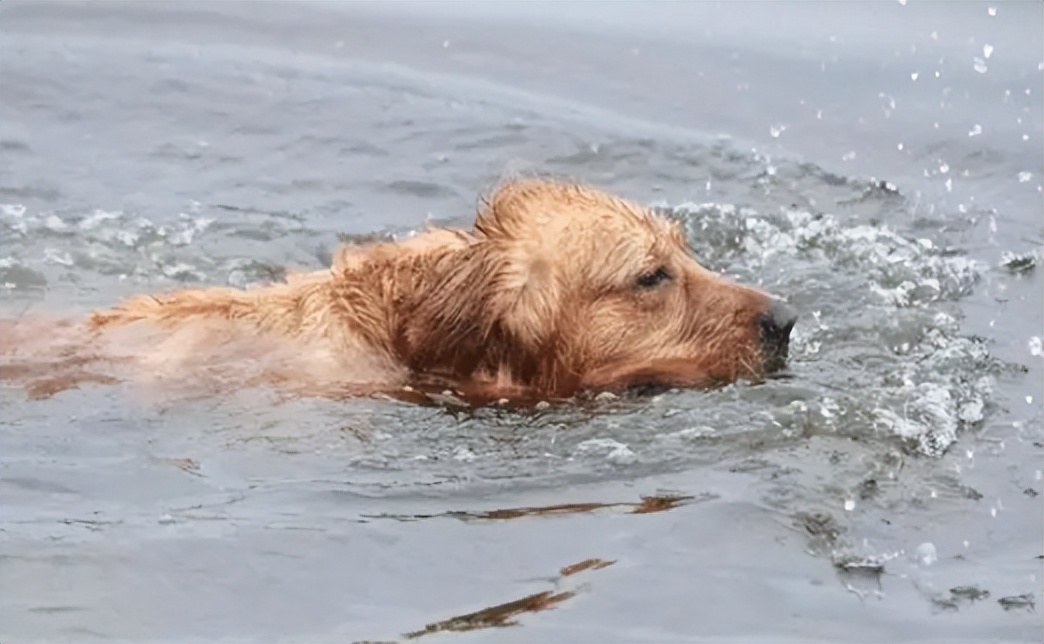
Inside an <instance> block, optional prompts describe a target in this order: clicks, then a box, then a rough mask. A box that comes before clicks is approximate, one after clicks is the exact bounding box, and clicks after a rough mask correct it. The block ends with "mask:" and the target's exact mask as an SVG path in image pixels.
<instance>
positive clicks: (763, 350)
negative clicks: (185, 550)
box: [0, 179, 796, 399]
mask: <svg viewBox="0 0 1044 644" xmlns="http://www.w3.org/2000/svg"><path fill="white" fill-rule="evenodd" d="M795 320H796V316H795V314H794V312H793V310H792V309H791V308H790V307H789V306H788V305H787V304H785V303H784V302H783V301H782V300H780V299H777V298H775V297H773V296H771V295H769V294H767V293H764V292H762V291H760V290H758V289H755V288H751V287H748V286H743V285H740V284H736V283H733V282H731V281H729V280H728V279H726V278H724V277H722V276H720V275H718V274H716V273H714V272H712V271H710V270H707V269H706V268H704V267H702V266H701V265H700V264H699V263H698V262H697V261H696V260H695V259H694V258H693V257H692V255H691V253H690V250H689V247H688V244H687V242H686V240H685V238H684V236H683V235H682V233H681V231H680V230H679V228H678V226H677V224H676V223H675V222H672V221H670V220H668V219H667V218H665V217H662V216H660V215H658V214H656V213H654V212H653V211H651V210H650V209H648V208H646V207H643V206H641V205H639V204H636V203H633V202H631V201H628V200H626V199H623V198H621V197H617V196H614V195H611V194H608V193H606V192H603V191H601V190H599V189H597V188H594V187H591V186H588V185H581V184H574V183H568V182H562V181H553V180H544V179H522V180H512V181H508V182H506V183H503V184H502V185H500V186H499V187H497V188H496V189H495V190H494V191H493V192H492V193H491V194H490V195H489V196H488V197H487V198H485V199H484V200H483V202H482V206H481V207H480V209H479V212H478V215H477V217H476V220H475V223H474V227H473V229H471V230H455V229H431V230H428V231H426V232H422V233H419V234H417V235H415V236H413V237H410V238H408V239H406V240H403V241H398V242H381V243H372V244H366V245H347V246H343V247H341V248H339V249H338V250H337V251H336V253H335V254H334V257H333V261H332V265H331V267H330V268H329V269H327V270H321V271H315V272H311V273H303V274H298V275H290V276H288V278H287V279H286V281H285V283H279V284H272V285H266V286H261V287H257V288H252V289H234V288H201V289H189V290H181V291H175V292H171V293H168V294H164V295H143V296H136V297H133V298H131V299H129V300H127V301H125V302H123V303H122V304H119V305H117V306H114V307H112V308H108V309H105V310H99V311H95V312H93V313H92V314H91V315H90V316H89V317H88V318H87V319H86V321H85V323H83V324H81V325H76V324H72V325H68V326H67V330H68V333H69V334H70V335H69V337H70V338H75V339H70V340H68V341H67V342H65V344H63V345H62V346H63V347H64V348H63V349H61V350H60V351H57V354H60V356H61V360H59V361H58V362H61V361H64V362H63V363H62V364H63V365H64V366H63V367H62V368H61V369H58V368H57V367H53V364H56V363H52V367H49V368H43V367H42V366H41V365H42V363H41V362H40V361H39V360H38V359H29V358H33V356H31V355H29V354H30V353H31V352H30V351H27V350H25V349H24V346H27V345H26V343H27V342H28V340H27V336H26V331H25V329H24V328H23V332H22V333H23V336H22V337H21V339H19V338H18V332H17V329H15V330H12V328H11V327H10V326H8V327H7V328H6V330H0V333H2V334H4V335H7V336H8V339H7V340H6V341H4V342H3V343H2V344H4V345H8V346H11V345H14V348H13V349H11V350H5V349H2V348H0V358H3V360H0V377H6V378H7V379H13V378H19V379H22V380H29V381H31V382H30V385H29V386H30V395H34V393H33V392H34V391H35V392H36V394H35V395H36V396H37V397H43V396H46V395H51V394H53V393H56V392H57V391H60V390H62V389H65V388H68V387H72V386H76V384H78V383H80V382H84V381H93V382H109V381H113V380H120V379H122V376H114V375H111V374H108V375H107V374H101V373H99V371H98V369H99V368H101V367H102V366H104V365H109V367H108V369H109V371H112V370H113V369H115V367H113V365H119V366H120V368H121V369H123V370H124V371H127V370H130V371H131V372H134V373H137V374H139V375H140V374H145V375H147V376H148V377H149V378H151V379H152V380H153V381H154V382H157V383H160V385H161V386H165V385H163V383H175V382H180V383H182V384H184V383H193V382H196V383H198V382H207V383H209V385H208V386H209V387H210V388H228V387H249V386H268V387H274V388H277V389H281V390H284V391H288V392H291V393H293V394H298V395H318V396H332V397H339V396H355V395H372V394H375V393H379V392H389V391H395V390H402V389H403V388H406V389H409V388H410V387H422V388H423V387H436V388H440V387H444V388H449V389H452V390H454V391H456V392H458V393H460V394H462V395H469V396H473V397H476V398H480V399H499V398H514V397H523V398H532V399H547V398H568V397H571V396H574V395H575V394H577V393H578V392H582V391H600V390H608V391H619V390H623V389H627V388H631V387H642V386H649V385H655V386H669V387H708V386H715V385H718V384H722V383H728V382H732V381H735V380H737V379H748V380H753V381H757V380H760V379H763V378H764V377H765V376H766V375H767V374H769V373H770V372H772V371H775V370H778V369H779V368H781V367H782V366H783V365H784V364H785V360H786V358H787V352H788V345H789V337H790V332H791V329H792V328H793V326H794V323H795ZM23 326H24V325H23ZM29 333H30V334H31V333H32V331H31V329H30V331H29ZM28 344H30V345H31V344H32V343H31V342H28ZM4 354H6V356H5V355H4ZM5 362H6V363H7V364H6V365H4V363H5ZM27 365H29V366H27ZM34 365H35V366H34ZM55 369H57V371H55ZM49 370H50V371H49ZM117 371H118V369H117ZM5 372H6V373H5Z"/></svg>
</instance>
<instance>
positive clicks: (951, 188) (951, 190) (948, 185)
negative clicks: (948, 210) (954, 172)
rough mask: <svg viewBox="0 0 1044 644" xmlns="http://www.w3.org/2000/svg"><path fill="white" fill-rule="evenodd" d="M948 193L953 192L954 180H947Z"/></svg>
mask: <svg viewBox="0 0 1044 644" xmlns="http://www.w3.org/2000/svg"><path fill="white" fill-rule="evenodd" d="M946 192H953V179H947V180H946Z"/></svg>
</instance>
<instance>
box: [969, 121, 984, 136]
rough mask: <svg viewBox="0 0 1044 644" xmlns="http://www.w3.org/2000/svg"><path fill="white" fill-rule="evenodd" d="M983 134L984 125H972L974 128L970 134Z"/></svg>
mask: <svg viewBox="0 0 1044 644" xmlns="http://www.w3.org/2000/svg"><path fill="white" fill-rule="evenodd" d="M980 134H982V126H981V125H979V124H978V123H976V124H975V125H973V126H972V129H971V130H969V131H968V136H979V135H980Z"/></svg>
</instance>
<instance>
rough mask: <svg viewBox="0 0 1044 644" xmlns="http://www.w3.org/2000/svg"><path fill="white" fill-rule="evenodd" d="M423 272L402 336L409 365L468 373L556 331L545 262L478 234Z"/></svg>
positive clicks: (516, 354) (524, 350)
mask: <svg viewBox="0 0 1044 644" xmlns="http://www.w3.org/2000/svg"><path fill="white" fill-rule="evenodd" d="M429 275H430V281H426V283H424V284H422V285H421V286H420V288H419V289H418V291H417V292H416V293H414V297H413V298H412V300H413V301H412V302H411V306H410V307H409V308H408V309H406V311H405V313H404V314H405V315H408V316H409V317H408V319H407V320H405V321H404V325H403V332H402V333H401V335H400V345H401V346H400V353H401V354H403V357H404V358H405V359H406V361H407V363H408V364H410V365H411V366H412V367H414V368H419V369H420V368H431V367H449V368H451V369H453V370H455V371H468V370H471V369H473V368H475V367H476V366H478V365H479V363H481V362H487V363H489V362H497V361H500V360H504V361H508V362H511V361H513V360H515V359H516V358H517V359H523V358H524V357H525V354H531V353H533V352H536V351H537V350H538V349H539V347H540V346H541V345H542V344H544V342H545V341H546V339H547V338H548V337H549V336H550V334H551V332H552V330H553V329H554V324H555V322H554V320H555V311H556V310H557V306H558V289H557V288H554V280H553V275H552V274H551V266H550V263H549V262H547V261H546V260H539V259H537V260H534V259H533V258H532V257H528V256H526V255H525V254H524V253H521V254H520V253H519V252H518V251H517V250H516V251H513V250H512V249H511V248H510V247H505V246H504V245H499V244H495V243H493V242H491V241H489V240H483V241H481V242H478V243H475V244H473V245H471V246H469V247H467V248H465V249H462V250H458V251H454V252H451V253H447V254H445V255H444V256H442V257H439V258H438V259H437V260H436V261H435V263H434V265H433V266H432V267H431V272H430V274H429ZM498 354H500V355H498Z"/></svg>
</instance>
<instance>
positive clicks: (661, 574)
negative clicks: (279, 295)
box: [0, 2, 1044, 642]
mask: <svg viewBox="0 0 1044 644" xmlns="http://www.w3.org/2000/svg"><path fill="white" fill-rule="evenodd" d="M1042 21H1044V9H1042V5H1040V4H1039V3H981V4H980V3H970V2H969V3H954V4H945V5H944V4H942V3H917V2H911V3H909V4H907V3H865V4H864V3H854V2H853V3H835V4H812V3H793V4H785V3H774V4H769V3H765V4H760V3H738V4H728V3H721V4H717V3H691V4H674V3H658V4H652V5H641V6H639V5H637V4H626V3H607V4H586V3H567V4H555V5H551V4H543V3H527V4H499V3H487V4H467V5H464V4H452V3H450V4H441V3H434V2H423V3H374V4H362V3H321V4H320V3H305V2H285V3H265V4H260V3H250V4H248V3H210V4H202V3H200V4H195V3H188V2H186V3H169V4H165V3H160V2H148V3H145V2H137V3H131V2H124V3H112V4H80V3H73V4H57V3H47V4H33V3H12V2H4V3H3V4H0V155H2V156H0V314H2V315H3V316H4V317H14V316H18V315H21V314H23V313H24V312H26V311H49V312H58V313H61V314H66V315H78V314H82V313H83V312H84V311H87V310H89V309H90V308H91V307H94V306H99V305H105V304H108V303H111V302H113V301H115V300H117V299H118V298H120V297H121V296H123V295H125V294H128V293H133V292H143V291H158V290H164V289H168V288H174V287H177V286H181V285H184V284H186V283H189V284H197V283H200V284H233V285H243V284H246V283H249V282H251V281H254V280H256V279H259V278H264V277H265V276H268V275H270V274H272V272H273V271H275V272H278V270H280V269H281V268H282V267H286V266H295V267H316V266H319V265H320V264H321V261H322V258H323V257H324V256H325V255H326V253H328V251H329V250H330V249H331V248H332V247H333V246H334V245H335V244H336V243H337V238H338V235H344V234H348V235H355V234H367V233H373V232H381V233H394V234H400V233H407V232H409V231H412V230H417V229H419V228H422V227H423V226H425V225H426V224H427V223H429V222H431V221H435V222H439V223H447V224H453V225H467V224H468V223H469V221H470V218H471V215H472V213H473V212H474V210H475V205H476V201H477V195H479V194H481V193H482V192H483V191H485V190H488V189H489V188H490V187H491V186H493V185H495V184H496V182H497V181H498V180H499V179H501V178H502V177H505V176H511V175H513V174H518V173H540V174H552V175H555V176H561V177H567V178H573V179H577V180H582V181H586V182H591V183H595V184H597V185H599V186H601V187H604V188H607V189H610V190H613V191H616V192H619V193H621V194H624V195H627V196H628V197H631V198H634V199H637V200H640V201H643V202H645V203H649V204H653V205H655V206H656V207H658V208H661V209H663V211H664V212H666V213H668V214H669V215H670V216H672V217H675V218H677V219H679V220H680V221H681V222H682V224H683V226H684V227H685V229H686V230H687V231H688V233H689V236H690V239H691V242H692V244H693V247H694V249H695V252H696V254H697V257H698V258H699V259H700V260H701V261H702V262H703V263H704V264H706V265H707V266H709V267H711V268H714V269H716V270H720V271H722V272H725V273H727V274H729V275H733V276H736V277H737V278H738V279H740V280H742V281H745V282H750V283H755V284H759V285H761V286H762V287H763V288H765V289H767V290H770V291H772V292H774V293H777V294H780V295H783V296H786V297H787V298H788V299H789V300H790V302H791V303H792V304H793V305H794V306H795V307H796V308H797V309H798V310H799V311H800V312H801V314H802V317H801V319H800V321H799V323H798V325H797V327H796V328H795V331H794V338H793V343H792V358H791V363H790V367H789V370H788V372H787V373H786V374H785V376H786V377H783V378H779V379H774V380H771V381H769V382H767V383H764V384H761V385H756V386H754V385H749V384H744V383H739V384H736V385H732V386H729V387H726V388H723V389H719V390H715V391H703V392H699V391H670V392H666V393H662V394H659V395H656V396H651V397H648V396H647V397H633V398H622V399H609V400H606V399H597V400H579V401H575V402H573V403H568V404H565V403H556V404H554V405H550V406H540V407H539V408H537V409H532V410H528V411H519V410H511V409H499V408H480V409H471V408H467V407H461V406H459V405H455V404H451V403H444V402H443V403H439V402H438V401H435V402H434V403H433V404H431V405H415V404H406V403H401V402H392V401H384V400H354V401H348V402H336V403H335V402H330V401H322V400H312V399H301V400H291V401H284V400H278V399H276V398H275V397H274V396H273V395H272V394H271V393H269V392H264V391H247V392H242V393H240V394H238V395H236V396H233V397H229V398H220V399H218V398H210V399H207V398H204V399H192V400H181V401H174V402H170V401H168V402H165V403H157V402H155V401H148V400H142V399H141V398H140V397H139V396H136V395H135V393H134V391H133V390H131V389H129V388H122V387H100V386H94V387H85V388H83V389H80V390H74V391H68V392H64V393H62V394H60V395H58V396H57V397H55V398H53V399H49V400H43V401H35V400H34V401H30V400H27V399H26V396H25V394H24V392H23V391H22V390H21V389H20V388H18V387H16V386H14V385H12V384H8V385H5V386H4V387H3V388H2V389H0V510H2V513H0V544H2V551H0V640H3V641H5V642H7V641H44V640H46V641H131V640H134V641H145V640H148V641H189V640H191V641H210V640H221V641H353V640H395V639H401V638H403V637H404V636H405V635H406V634H409V633H416V632H417V631H421V630H423V629H424V628H425V627H426V625H429V624H437V623H439V622H442V621H443V620H447V619H449V618H452V617H454V616H459V615H464V614H468V613H473V612H475V611H479V610H481V609H484V608H487V607H490V606H495V605H499V604H504V603H507V602H512V601H514V600H519V599H522V598H524V597H527V596H530V595H533V594H535V593H544V592H548V591H553V592H555V593H558V592H575V593H576V595H575V596H570V597H564V598H563V599H562V600H561V601H560V602H558V603H555V604H554V605H553V606H551V607H549V608H548V610H542V611H539V612H529V611H523V612H521V613H519V614H517V615H515V616H514V617H511V618H509V619H508V620H507V621H515V622H517V624H516V625H515V626H511V627H489V628H486V629H484V630H474V631H466V632H455V631H451V630H441V631H439V632H437V633H431V634H425V635H424V636H423V639H425V640H430V641H436V640H439V641H475V640H481V641H571V642H572V641H599V642H604V641H769V640H771V641H884V640H889V641H926V640H931V641H956V640H963V641H983V640H991V641H1029V640H1032V641H1039V638H1040V634H1041V631H1042V627H1044V620H1042V617H1041V615H1042V613H1041V601H1042V599H1044V598H1042V592H1041V588H1042V585H1041V579H1042V577H1041V575H1042V571H1041V555H1042V551H1044V548H1042V541H1044V512H1042V511H1041V503H1040V493H1041V492H1042V489H1041V488H1042V482H1041V479H1042V469H1044V463H1042V452H1044V408H1042V402H1041V401H1042V399H1044V388H1042V381H1044V374H1042V366H1044V365H1042V362H1044V361H1042V358H1041V335H1042V331H1044V329H1042V326H1044V324H1042V321H1044V303H1042V291H1044V289H1042V281H1044V280H1042V278H1041V270H1042V268H1041V261H1042V245H1044V219H1042V211H1044V210H1042V206H1044V202H1042V196H1041V185H1042V173H1044V152H1042V150H1044V137H1042V124H1041V120H1042V119H1041V114H1042V98H1041V97H1042V94H1044V82H1042V78H1044V67H1042V65H1044V62H1042V58H1044V54H1042V51H1044V36H1042V35H1041V34H1042V32H1041V29H1040V26H1041V23H1042ZM647 496H660V497H672V496H680V497H687V498H685V499H683V500H681V501H680V502H678V503H677V504H673V503H666V504H665V507H664V508H661V509H662V511H659V512H639V513H634V512H632V510H634V509H635V507H636V505H635V504H638V503H640V501H641V498H642V497H647ZM584 503H593V504H610V506H609V507H603V508H600V509H599V508H590V507H585V508H583V509H584V510H590V511H568V510H578V508H577V507H576V506H573V507H571V508H560V509H559V510H557V511H550V512H548V511H545V512H539V511H528V510H527V511H519V512H501V513H494V514H488V513H490V512H493V511H498V510H514V509H520V508H548V507H552V506H561V505H563V504H584ZM590 558H599V559H602V560H605V561H606V562H613V563H612V564H611V565H609V566H606V567H604V568H601V569H594V568H592V569H589V570H585V571H582V572H578V573H576V574H566V573H567V572H569V571H562V569H563V568H564V567H566V566H570V565H572V564H575V563H577V562H581V561H583V560H586V559H590ZM458 625H459V623H458ZM433 630H438V628H436V627H433Z"/></svg>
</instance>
